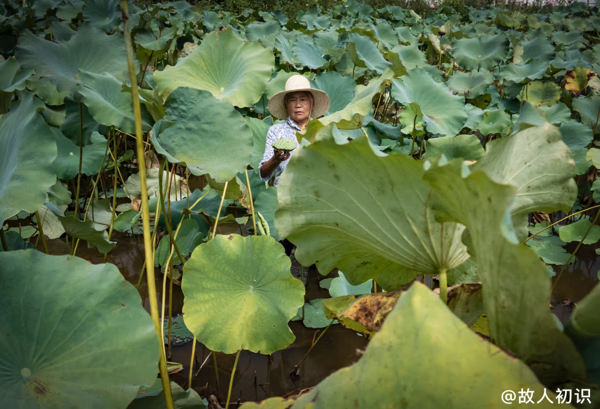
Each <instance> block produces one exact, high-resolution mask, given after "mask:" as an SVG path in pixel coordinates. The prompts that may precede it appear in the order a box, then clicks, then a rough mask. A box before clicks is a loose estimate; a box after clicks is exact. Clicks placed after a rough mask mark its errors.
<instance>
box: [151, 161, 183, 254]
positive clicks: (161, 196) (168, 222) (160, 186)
mask: <svg viewBox="0 0 600 409" xmlns="http://www.w3.org/2000/svg"><path fill="white" fill-rule="evenodd" d="M166 161H167V159H166V158H165V160H164V162H163V163H166ZM163 163H161V166H160V167H159V170H158V198H159V201H161V202H163V203H164V202H165V194H164V192H163V183H162V179H163V172H164V167H163ZM144 179H146V177H145V168H144ZM169 200H171V198H170V197H169ZM162 213H163V216H164V218H165V225H166V226H167V232H168V233H169V237H170V238H171V243H173V245H174V246H175V251H176V252H177V255H178V256H179V259H180V260H183V256H182V255H181V251H179V247H178V246H177V243H175V240H174V239H173V228H172V226H171V221H172V220H171V217H170V215H168V214H167V210H166V207H165V206H162Z"/></svg>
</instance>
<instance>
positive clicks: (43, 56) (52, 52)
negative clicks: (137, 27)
mask: <svg viewBox="0 0 600 409" xmlns="http://www.w3.org/2000/svg"><path fill="white" fill-rule="evenodd" d="M19 42H20V43H19V46H18V47H17V51H16V53H15V54H16V57H17V60H18V61H19V62H20V63H21V67H22V68H23V69H34V70H35V72H36V73H37V74H39V75H41V76H43V77H50V79H51V81H52V82H53V83H54V84H56V87H57V88H58V91H59V92H62V91H69V92H71V93H73V92H74V91H75V87H76V85H77V84H78V83H79V81H78V80H77V78H76V77H77V74H78V70H85V71H89V72H92V73H97V74H102V73H105V72H110V73H111V74H112V75H113V76H115V77H116V78H117V79H118V80H120V81H126V80H127V79H129V74H128V71H127V54H126V52H125V41H124V40H123V36H122V35H107V34H106V33H104V32H101V31H98V30H95V29H93V28H91V27H90V26H88V25H86V24H84V25H82V26H80V27H79V29H78V30H77V34H75V35H74V36H73V37H72V38H71V39H70V40H69V41H67V42H63V43H53V42H50V41H47V40H44V39H43V38H41V37H38V36H35V35H33V34H31V33H30V32H29V31H26V32H24V33H23V34H22V36H21V37H20V38H19ZM136 65H137V62H136ZM137 69H138V67H136V71H137Z"/></svg>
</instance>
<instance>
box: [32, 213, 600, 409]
mask: <svg viewBox="0 0 600 409" xmlns="http://www.w3.org/2000/svg"><path fill="white" fill-rule="evenodd" d="M230 232H231V233H239V227H238V226H237V225H236V224H234V223H230V224H227V225H223V226H222V229H221V233H230ZM244 233H246V232H245V231H244ZM113 240H115V241H117V242H118V245H117V246H116V247H115V248H114V249H113V250H112V251H111V252H110V253H109V255H108V262H109V263H113V264H115V265H116V266H117V267H118V268H119V270H120V271H121V273H122V274H123V276H124V277H125V279H126V280H128V281H129V282H130V283H132V284H133V285H134V286H136V285H137V283H138V280H139V275H140V271H141V269H142V265H143V264H144V247H143V238H142V237H141V236H129V235H126V234H118V233H116V234H115V236H114V238H113ZM47 243H48V247H49V250H50V253H51V254H68V247H67V245H66V244H65V242H64V241H63V240H61V239H56V240H49V241H48V242H47ZM572 244H573V243H572ZM575 245H576V243H575ZM38 247H39V248H38V249H39V250H40V251H43V249H42V248H41V243H40V244H39V246H38ZM574 248H575V246H572V247H571V245H569V246H567V250H568V251H570V252H572V251H573V250H574ZM595 248H596V245H584V246H582V248H580V249H579V251H578V253H577V261H576V262H575V263H573V264H571V265H569V266H568V268H567V269H566V270H565V272H564V273H563V275H562V277H561V279H560V281H559V284H558V285H557V287H556V288H555V290H554V292H553V294H552V297H551V304H552V305H553V312H554V314H556V315H557V316H558V318H559V319H560V320H561V321H562V322H563V323H564V322H566V321H567V320H568V318H569V316H570V314H571V311H572V309H573V307H574V304H573V303H577V302H579V301H580V300H581V299H582V298H583V297H584V296H585V295H586V294H587V293H589V292H590V291H591V289H592V288H593V287H594V286H595V285H596V283H597V282H598V270H599V269H600V256H598V255H597V254H596V252H595ZM77 256H79V257H82V258H84V259H86V260H88V261H90V262H91V263H93V264H99V263H103V261H104V255H102V254H100V253H98V252H97V251H96V250H95V249H88V248H87V245H86V244H85V243H80V245H79V249H78V252H77ZM560 269H561V266H555V271H556V273H557V274H558V272H559V271H560ZM324 278H325V277H324V276H322V275H321V274H319V273H318V272H317V271H316V269H314V268H310V269H308V282H307V286H306V300H307V301H308V300H312V299H315V298H327V297H329V293H328V291H327V290H324V289H322V288H320V287H319V281H320V280H322V279H324ZM162 279H163V275H162V274H157V275H156V289H157V293H158V294H157V296H158V302H159V308H160V305H161V300H162ZM554 279H556V277H555V278H554ZM139 292H140V295H141V297H142V300H143V305H144V307H145V308H146V310H148V311H149V310H150V303H149V298H148V290H147V284H146V278H145V277H144V278H143V280H142V282H141V285H140V288H139ZM167 299H168V297H167ZM182 308H183V294H182V292H181V288H180V287H179V286H177V285H175V286H174V292H173V314H174V315H176V314H180V313H181V312H182ZM290 328H291V329H292V331H293V332H294V334H295V336H296V340H295V341H294V343H293V344H291V345H290V346H289V347H288V348H286V349H285V350H283V351H278V352H276V353H274V354H272V355H271V356H267V355H261V354H256V353H251V352H248V351H242V353H241V354H240V359H239V362H238V368H237V371H236V375H235V379H234V384H233V391H232V398H231V399H232V403H233V404H235V403H236V401H238V400H239V401H241V402H245V401H248V400H251V401H259V400H263V399H266V398H268V397H272V396H286V395H288V396H291V395H294V394H297V393H299V392H300V391H301V390H303V389H305V388H310V387H312V386H315V385H316V384H318V383H319V382H320V381H321V380H323V379H324V378H326V377H327V376H328V375H330V374H331V373H333V372H335V371H336V370H338V369H340V368H343V367H347V366H349V365H351V364H353V363H354V362H356V361H357V360H358V359H359V358H360V351H361V350H364V349H365V348H366V346H367V340H366V339H365V338H364V337H362V336H359V335H357V334H356V333H355V332H354V331H351V330H348V329H346V328H344V327H342V326H341V325H332V326H331V327H330V328H329V329H328V330H327V331H326V333H325V334H324V335H323V337H322V338H321V339H320V340H319V342H318V343H317V344H316V345H315V347H314V348H313V349H312V351H310V353H309V354H308V356H306V359H305V360H304V363H303V364H302V366H301V367H300V369H299V370H298V371H297V372H296V368H297V366H298V365H300V363H301V361H302V359H303V358H304V356H305V355H306V354H307V352H308V350H309V349H310V347H311V344H312V342H313V339H316V337H317V336H318V335H320V334H321V331H323V329H312V328H307V327H305V326H304V324H302V322H301V321H297V322H291V323H290ZM191 352H192V343H191V342H189V343H187V344H185V345H183V346H179V347H173V349H172V355H171V357H170V358H169V359H168V360H169V361H172V362H179V363H181V364H183V367H184V369H183V371H181V372H179V373H177V374H173V375H171V379H172V380H174V381H175V382H177V383H178V384H180V385H181V386H182V387H184V389H187V385H188V374H189V365H190V357H191ZM209 352H210V351H209V350H208V349H207V348H206V347H204V345H202V344H200V343H198V345H197V347H196V358H195V360H196V364H195V366H194V372H196V371H198V368H200V365H201V364H202V363H203V362H204V361H205V358H206V357H207V356H208V354H209ZM234 360H235V354H232V355H225V354H222V353H217V362H218V371H219V383H218V384H217V381H216V376H215V368H214V365H213V358H212V357H210V358H209V359H208V360H206V363H205V365H204V366H203V367H202V369H201V370H200V371H199V372H198V373H197V374H196V375H195V376H194V379H193V382H192V385H193V388H194V389H195V390H196V391H197V392H198V393H200V395H201V396H208V395H209V394H214V395H216V396H218V397H219V398H220V400H221V402H223V403H224V401H225V400H226V398H227V388H228V385H229V379H230V376H231V370H232V367H233V363H234ZM294 372H296V373H297V375H298V376H292V375H291V374H292V373H294ZM230 406H231V407H235V405H230Z"/></svg>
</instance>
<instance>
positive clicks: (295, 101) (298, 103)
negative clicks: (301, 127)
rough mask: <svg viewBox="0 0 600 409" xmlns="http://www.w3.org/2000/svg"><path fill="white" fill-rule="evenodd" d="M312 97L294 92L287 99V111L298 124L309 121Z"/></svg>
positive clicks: (304, 93) (305, 93)
mask: <svg viewBox="0 0 600 409" xmlns="http://www.w3.org/2000/svg"><path fill="white" fill-rule="evenodd" d="M311 108H312V107H311V106H310V97H309V96H308V93H307V92H292V93H291V94H289V95H288V97H287V111H288V115H289V116H290V118H292V119H293V120H294V122H296V123H301V122H305V121H308V117H309V116H310V111H311Z"/></svg>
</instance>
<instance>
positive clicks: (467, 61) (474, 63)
mask: <svg viewBox="0 0 600 409" xmlns="http://www.w3.org/2000/svg"><path fill="white" fill-rule="evenodd" d="M508 45H509V42H508V39H507V38H506V37H505V36H504V35H503V34H497V35H495V36H489V35H481V36H478V37H475V38H461V39H460V40H456V41H455V42H454V44H453V45H452V54H453V56H454V58H455V59H456V63H457V64H458V65H460V66H461V67H464V68H466V69H468V70H479V69H484V70H486V69H489V68H492V67H494V66H496V65H498V64H499V63H501V62H502V61H504V59H506V57H507V54H508Z"/></svg>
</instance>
